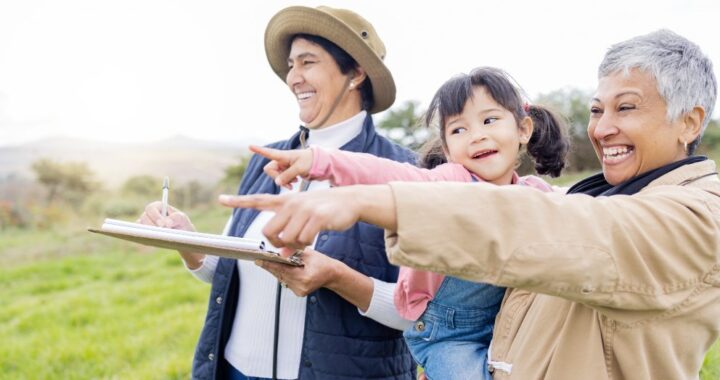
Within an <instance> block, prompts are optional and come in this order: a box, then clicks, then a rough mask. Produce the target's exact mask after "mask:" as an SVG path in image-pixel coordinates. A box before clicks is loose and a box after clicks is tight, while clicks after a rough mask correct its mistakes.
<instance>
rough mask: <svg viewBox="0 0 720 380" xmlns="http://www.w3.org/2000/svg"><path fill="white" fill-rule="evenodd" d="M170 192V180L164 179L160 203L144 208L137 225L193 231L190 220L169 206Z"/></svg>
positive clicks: (153, 203) (156, 202) (193, 227)
mask: <svg viewBox="0 0 720 380" xmlns="http://www.w3.org/2000/svg"><path fill="white" fill-rule="evenodd" d="M169 192H170V180H169V179H168V177H165V179H164V180H163V185H162V196H161V200H160V201H155V202H152V203H150V204H148V205H147V206H145V211H144V212H143V213H142V215H140V218H139V219H138V223H142V224H147V225H150V226H157V227H165V228H172V229H178V230H185V231H195V226H193V224H192V222H191V221H190V218H188V216H187V215H185V213H184V212H182V211H180V210H178V209H176V208H174V207H172V206H170V204H169V203H168V196H169Z"/></svg>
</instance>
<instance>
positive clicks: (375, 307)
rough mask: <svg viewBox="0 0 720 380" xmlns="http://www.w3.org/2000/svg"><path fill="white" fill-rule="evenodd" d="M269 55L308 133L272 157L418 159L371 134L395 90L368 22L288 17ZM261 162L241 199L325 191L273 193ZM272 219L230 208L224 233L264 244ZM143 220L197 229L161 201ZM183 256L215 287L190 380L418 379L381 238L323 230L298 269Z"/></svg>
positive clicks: (363, 230)
mask: <svg viewBox="0 0 720 380" xmlns="http://www.w3.org/2000/svg"><path fill="white" fill-rule="evenodd" d="M265 51H266V54H267V58H268V61H269V63H270V66H271V67H272V69H273V71H275V73H276V74H277V75H278V76H279V77H280V78H281V79H282V80H284V81H285V82H286V83H287V85H288V87H289V88H290V91H292V92H293V94H295V96H296V98H297V102H298V106H299V108H300V115H299V116H300V119H301V121H302V122H303V124H304V127H301V128H300V131H299V132H298V133H296V134H295V135H293V136H292V137H291V138H290V139H289V140H286V141H281V142H278V143H275V144H271V145H270V146H271V147H274V148H276V149H298V148H301V147H304V146H307V145H308V144H313V145H320V146H324V147H328V148H340V149H344V150H349V151H357V152H366V153H371V154H375V155H377V156H381V157H386V158H389V159H393V160H396V161H402V162H409V161H412V160H413V159H414V155H413V153H412V152H410V151H408V150H406V149H404V148H401V147H399V146H397V145H395V144H393V143H391V142H390V141H388V140H387V139H385V138H384V137H381V136H379V135H378V134H376V132H375V129H374V126H373V120H372V118H371V117H370V114H373V113H377V112H380V111H383V110H385V109H387V108H388V107H390V105H391V104H392V103H393V101H394V100H395V84H394V82H393V78H392V75H391V74H390V71H389V70H388V69H387V67H386V66H385V65H384V64H383V59H384V57H385V47H384V45H383V43H382V41H381V40H380V38H379V37H378V36H377V34H376V32H375V29H374V28H373V26H372V25H371V24H370V23H369V22H367V21H366V20H365V19H364V18H362V17H360V16H359V15H357V14H356V13H354V12H351V11H349V10H344V9H333V8H329V7H318V8H307V7H289V8H286V9H283V10H281V11H280V12H278V13H277V14H276V15H275V16H274V17H273V18H272V19H271V20H270V22H269V24H268V26H267V29H266V31H265ZM267 162H268V161H267V160H266V159H264V158H262V157H260V156H257V155H256V156H254V157H253V158H252V159H251V161H250V163H249V165H248V168H247V170H246V172H245V175H244V178H243V180H242V182H241V184H240V190H239V193H240V194H241V195H243V194H253V193H273V194H277V193H285V192H289V191H304V190H306V189H307V190H310V191H312V190H316V189H320V188H327V187H329V184H328V183H323V182H313V183H309V186H308V183H303V184H295V185H296V186H295V188H294V189H292V190H289V189H285V188H283V189H280V188H279V187H278V186H277V185H275V184H274V182H273V180H272V179H271V178H270V177H268V176H266V175H264V174H263V167H264V166H265V165H266V164H267ZM271 217H272V214H271V213H267V212H262V213H258V212H256V211H254V210H250V209H245V210H240V209H238V210H236V212H235V213H234V215H233V217H232V218H231V219H230V221H229V222H228V225H227V227H226V233H228V234H229V235H233V236H244V237H249V238H258V239H264V238H263V236H262V229H263V227H264V225H265V223H266V222H267V221H268V220H269V219H270V218H271ZM141 220H142V221H143V222H145V223H148V224H156V225H164V226H172V227H173V228H181V229H193V227H192V224H191V223H190V220H189V219H188V218H187V216H185V215H184V214H183V213H181V212H179V211H177V210H175V209H171V210H170V215H169V216H168V217H167V218H163V217H161V216H160V212H159V207H158V204H157V203H153V204H150V205H149V206H148V207H147V208H146V211H145V213H144V214H143V216H142V217H141ZM315 250H317V251H315ZM320 252H322V253H320ZM181 254H182V257H183V260H184V261H185V263H186V265H187V267H188V268H189V269H190V270H191V271H192V272H193V274H194V275H195V276H196V277H198V278H199V279H201V280H203V281H206V282H210V283H212V290H211V293H210V301H209V306H208V313H207V318H206V321H205V326H204V328H203V331H202V335H201V337H200V339H199V342H198V346H197V349H196V352H195V360H194V363H193V378H201V379H211V378H232V379H244V378H280V379H295V378H301V379H335V378H340V377H342V378H343V379H365V378H376V379H390V378H392V379H412V378H414V373H415V364H414V362H413V360H412V358H411V356H410V355H409V353H408V351H407V348H406V347H405V343H404V341H403V338H402V333H401V330H402V329H404V328H405V327H406V326H407V324H408V323H409V322H408V321H406V320H404V319H402V318H401V317H400V316H399V315H398V314H397V311H396V310H395V307H394V305H393V300H392V294H393V288H394V286H395V284H394V282H395V280H396V277H397V272H398V269H397V267H395V266H392V265H390V264H389V263H388V261H387V257H386V254H385V249H384V241H383V231H382V230H381V229H379V228H376V227H374V226H370V225H368V224H364V223H359V224H356V225H354V226H353V227H352V228H350V229H349V230H347V231H345V232H342V233H336V232H330V233H326V232H323V233H321V234H319V235H318V237H317V239H316V243H315V245H314V250H313V249H306V250H305V251H304V252H303V253H302V260H303V262H304V264H305V266H304V267H302V268H293V267H289V266H285V265H282V264H277V265H270V263H264V264H259V265H261V266H262V268H261V267H258V266H257V265H255V264H254V263H252V262H248V261H241V260H230V259H225V258H220V259H219V258H218V257H215V256H209V255H208V256H205V255H204V254H201V253H187V252H181ZM281 285H282V287H281ZM278 309H279V311H278Z"/></svg>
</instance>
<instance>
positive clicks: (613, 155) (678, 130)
mask: <svg viewBox="0 0 720 380" xmlns="http://www.w3.org/2000/svg"><path fill="white" fill-rule="evenodd" d="M590 113H591V115H590V122H589V124H588V136H589V137H590V141H591V142H592V144H593V148H594V149H595V153H596V154H597V156H598V159H599V160H600V163H601V164H602V169H603V174H604V175H605V179H606V180H607V181H608V183H610V184H611V185H617V184H620V183H622V182H625V181H627V180H629V179H631V178H633V177H635V176H637V175H638V174H642V173H644V172H647V171H650V170H653V169H657V168H659V167H661V166H664V165H667V164H669V163H671V162H675V161H678V160H681V159H683V158H685V157H687V154H686V153H685V148H684V144H683V137H682V132H683V130H684V129H683V128H682V118H678V120H676V121H668V119H667V104H666V103H665V100H664V99H663V97H662V96H661V95H660V93H659V92H658V89H657V82H656V81H655V78H653V76H652V75H650V74H648V73H646V72H644V71H642V70H639V69H631V70H630V71H629V72H628V73H627V74H626V73H625V72H623V71H619V72H616V73H614V74H611V75H608V76H606V77H603V78H601V79H600V81H599V83H598V88H597V92H596V93H595V96H594V97H593V99H592V102H591V105H590ZM689 142H690V141H688V143H689Z"/></svg>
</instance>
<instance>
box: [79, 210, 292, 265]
mask: <svg viewBox="0 0 720 380" xmlns="http://www.w3.org/2000/svg"><path fill="white" fill-rule="evenodd" d="M88 231H90V232H93V233H97V234H101V235H106V236H110V237H114V238H117V239H122V240H127V241H131V242H134V243H139V244H143V245H149V246H153V247H159V248H167V249H174V250H178V251H186V252H201V253H205V254H210V255H214V256H221V257H227V258H231V259H237V260H267V261H272V262H276V263H281V264H286V265H292V266H303V263H302V260H301V259H300V256H299V255H297V254H295V255H292V256H290V257H283V256H281V255H280V252H276V251H274V250H271V249H268V248H267V247H266V244H265V242H264V241H262V240H255V239H246V238H239V237H233V236H225V235H215V234H207V233H202V232H191V231H183V230H174V229H171V228H163V227H156V226H148V225H145V224H140V223H132V222H126V221H122V220H117V219H109V218H108V219H105V221H104V222H103V224H102V226H101V227H100V228H88Z"/></svg>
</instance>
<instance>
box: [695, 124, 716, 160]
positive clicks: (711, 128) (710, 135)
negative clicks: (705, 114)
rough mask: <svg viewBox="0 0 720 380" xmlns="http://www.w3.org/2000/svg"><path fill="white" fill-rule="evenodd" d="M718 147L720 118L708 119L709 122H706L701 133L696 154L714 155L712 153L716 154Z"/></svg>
mask: <svg viewBox="0 0 720 380" xmlns="http://www.w3.org/2000/svg"><path fill="white" fill-rule="evenodd" d="M718 149H720V120H718V119H713V120H710V123H708V126H707V128H706V129H705V132H704V133H703V136H702V140H700V145H698V149H697V154H702V155H706V156H714V154H715V155H716V154H717V153H716V152H717V151H718ZM713 153H714V154H713ZM711 158H716V159H717V158H718V157H717V156H715V157H711Z"/></svg>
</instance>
